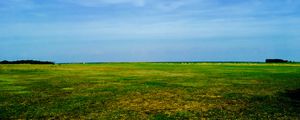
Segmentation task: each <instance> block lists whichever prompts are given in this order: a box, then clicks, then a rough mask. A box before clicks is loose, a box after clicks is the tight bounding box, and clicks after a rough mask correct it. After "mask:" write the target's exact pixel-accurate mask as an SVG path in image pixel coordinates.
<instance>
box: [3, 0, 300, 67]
mask: <svg viewBox="0 0 300 120" xmlns="http://www.w3.org/2000/svg"><path fill="white" fill-rule="evenodd" d="M299 46H300V1H299V0H1V1H0V60H20V59H35V60H49V61H55V62H136V61H139V62H142V61H144V62H148V61H264V60H265V59H266V58H281V59H288V60H292V61H300V52H299V51H300V47H299Z"/></svg>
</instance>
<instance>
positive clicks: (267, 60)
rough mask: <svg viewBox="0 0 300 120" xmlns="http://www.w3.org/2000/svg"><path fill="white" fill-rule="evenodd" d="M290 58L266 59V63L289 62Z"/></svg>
mask: <svg viewBox="0 0 300 120" xmlns="http://www.w3.org/2000/svg"><path fill="white" fill-rule="evenodd" d="M288 62H289V61H288V60H283V59H266V63H288Z"/></svg>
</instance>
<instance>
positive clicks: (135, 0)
mask: <svg viewBox="0 0 300 120" xmlns="http://www.w3.org/2000/svg"><path fill="white" fill-rule="evenodd" d="M62 1H65V2H70V3H74V4H78V5H83V6H87V7H96V6H103V5H105V4H112V5H115V4H131V5H134V6H144V5H145V0H62Z"/></svg>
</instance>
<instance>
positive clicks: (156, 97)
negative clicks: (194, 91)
mask: <svg viewBox="0 0 300 120" xmlns="http://www.w3.org/2000/svg"><path fill="white" fill-rule="evenodd" d="M191 97H193V96H191V95H190V94H188V93H187V92H185V91H180V90H176V91H168V90H167V91H157V92H150V93H144V94H143V93H140V92H134V93H130V94H128V95H126V96H123V97H120V98H119V99H118V102H117V103H116V104H115V106H117V107H119V108H121V109H125V110H129V111H135V112H138V113H140V114H144V115H147V114H156V113H164V114H175V113H177V112H182V111H199V112H206V111H208V110H209V109H212V108H216V107H219V106H220V103H217V102H214V99H220V98H221V96H215V95H198V96H194V97H198V98H197V99H194V100H193V99H189V98H191ZM201 99H203V100H201ZM208 99H210V100H212V101H211V102H208V101H207V100H208Z"/></svg>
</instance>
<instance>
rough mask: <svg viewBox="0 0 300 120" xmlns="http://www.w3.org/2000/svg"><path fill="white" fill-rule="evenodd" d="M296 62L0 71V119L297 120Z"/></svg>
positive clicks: (299, 67) (299, 74)
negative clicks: (203, 119) (204, 119)
mask: <svg viewBox="0 0 300 120" xmlns="http://www.w3.org/2000/svg"><path fill="white" fill-rule="evenodd" d="M299 88H300V64H263V63H103V64H58V65H0V119H67V118H68V119H105V120H106V119H158V120H161V119H163V120H164V119H199V118H213V119H218V118H222V119H300V104H299V96H296V95H299V91H296V90H297V89H299Z"/></svg>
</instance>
